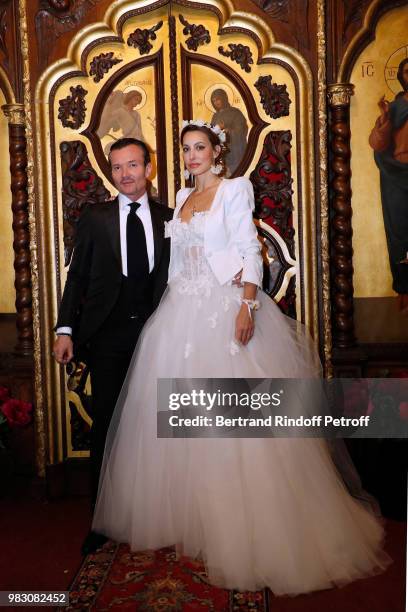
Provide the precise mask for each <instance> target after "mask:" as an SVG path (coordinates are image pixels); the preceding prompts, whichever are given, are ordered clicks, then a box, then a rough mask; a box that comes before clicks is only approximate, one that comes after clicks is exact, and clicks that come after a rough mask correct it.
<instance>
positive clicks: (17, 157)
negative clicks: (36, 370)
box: [2, 104, 33, 355]
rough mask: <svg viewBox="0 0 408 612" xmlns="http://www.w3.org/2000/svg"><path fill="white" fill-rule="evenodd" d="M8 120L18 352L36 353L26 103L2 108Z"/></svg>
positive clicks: (7, 105)
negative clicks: (34, 351) (34, 348)
mask: <svg viewBox="0 0 408 612" xmlns="http://www.w3.org/2000/svg"><path fill="white" fill-rule="evenodd" d="M2 109H3V112H4V114H5V115H6V117H7V119H8V123H9V152H10V172H11V194H12V201H11V208H12V211H13V232H14V241H13V248H14V270H15V281H14V286H15V288H16V311H17V345H16V347H15V349H16V351H17V352H19V353H22V354H25V355H30V354H32V352H33V316H32V301H31V268H30V261H31V257H30V231H29V212H28V192H27V141H26V137H25V112H24V105H23V104H6V105H4V106H3V107H2Z"/></svg>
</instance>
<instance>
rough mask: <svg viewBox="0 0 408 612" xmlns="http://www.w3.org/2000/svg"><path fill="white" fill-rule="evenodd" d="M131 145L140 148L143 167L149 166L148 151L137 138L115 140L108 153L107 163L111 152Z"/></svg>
mask: <svg viewBox="0 0 408 612" xmlns="http://www.w3.org/2000/svg"><path fill="white" fill-rule="evenodd" d="M131 145H135V146H136V147H140V148H141V149H142V151H143V157H144V165H145V166H147V164H150V151H149V149H148V148H147V145H146V144H145V143H144V142H143V140H138V139H137V138H119V140H115V142H114V143H113V145H112V146H111V148H110V151H109V156H108V157H109V161H110V160H111V158H110V154H111V152H112V151H118V150H119V149H124V148H125V147H130V146H131Z"/></svg>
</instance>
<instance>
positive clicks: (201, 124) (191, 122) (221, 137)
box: [181, 119, 227, 144]
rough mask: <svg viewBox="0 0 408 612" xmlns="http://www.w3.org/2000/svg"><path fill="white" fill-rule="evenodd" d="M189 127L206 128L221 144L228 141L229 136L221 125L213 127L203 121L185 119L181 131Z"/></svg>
mask: <svg viewBox="0 0 408 612" xmlns="http://www.w3.org/2000/svg"><path fill="white" fill-rule="evenodd" d="M188 125H196V126H197V127H206V128H208V129H209V130H211V131H212V132H213V133H214V134H215V135H216V136H218V138H219V140H220V142H221V143H222V144H224V142H225V141H226V139H227V136H226V134H225V132H224V130H223V129H221V128H220V126H219V125H211V123H207V122H206V121H204V120H203V119H187V120H186V119H185V120H184V121H183V123H182V124H181V129H182V130H183V129H184V128H185V127H187V126H188Z"/></svg>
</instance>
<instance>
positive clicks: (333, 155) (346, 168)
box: [328, 83, 356, 348]
mask: <svg viewBox="0 0 408 612" xmlns="http://www.w3.org/2000/svg"><path fill="white" fill-rule="evenodd" d="M353 93H354V85H351V84H349V83H336V84H334V85H329V86H328V98H329V107H330V169H331V180H330V196H331V211H332V216H331V258H330V259H331V286H332V292H331V293H332V322H333V344H334V346H335V347H338V348H349V347H352V346H354V345H355V344H356V339H355V336H354V320H353V248H352V233H353V231H352V226H351V216H352V208H351V170H350V155H351V153H350V97H351V96H352V95H353Z"/></svg>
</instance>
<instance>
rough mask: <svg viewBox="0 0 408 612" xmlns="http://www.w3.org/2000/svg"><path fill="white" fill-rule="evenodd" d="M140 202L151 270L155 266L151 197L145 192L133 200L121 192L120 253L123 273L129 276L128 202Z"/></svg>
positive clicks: (139, 209)
mask: <svg viewBox="0 0 408 612" xmlns="http://www.w3.org/2000/svg"><path fill="white" fill-rule="evenodd" d="M135 201H137V202H139V204H140V206H139V208H138V209H137V211H136V214H137V216H138V217H139V219H140V220H141V222H142V223H143V228H144V231H145V236H146V246H147V256H148V258H149V272H151V271H152V270H153V267H154V240H153V224H152V216H151V214H150V206H149V199H148V197H147V193H146V192H145V193H144V194H143V195H142V197H141V198H139V199H138V200H132V199H131V198H128V197H127V196H125V195H123V193H120V194H119V221H120V253H121V257H122V273H123V274H124V275H125V276H127V244H126V222H127V216H128V214H129V212H130V207H129V206H128V204H129V203H130V202H135Z"/></svg>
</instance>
